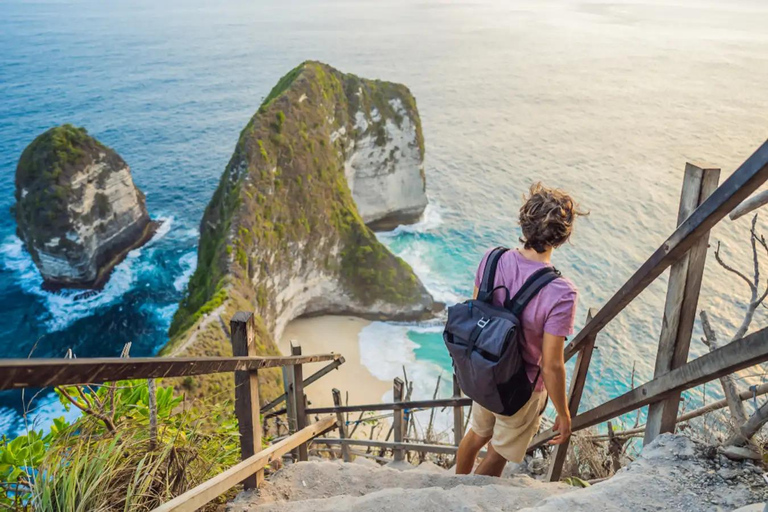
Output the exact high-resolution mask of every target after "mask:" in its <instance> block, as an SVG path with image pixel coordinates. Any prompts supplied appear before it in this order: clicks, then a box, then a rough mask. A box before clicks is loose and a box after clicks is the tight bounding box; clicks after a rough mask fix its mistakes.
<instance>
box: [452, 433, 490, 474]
mask: <svg viewBox="0 0 768 512" xmlns="http://www.w3.org/2000/svg"><path fill="white" fill-rule="evenodd" d="M490 440H491V436H488V437H481V436H479V435H477V434H475V431H474V430H472V429H471V428H470V429H469V431H468V432H467V433H466V434H465V435H464V437H462V438H461V443H459V449H458V451H457V452H456V474H457V475H468V474H470V473H471V472H472V468H473V467H475V459H477V454H478V453H480V450H482V449H483V446H485V445H486V444H488V441H490Z"/></svg>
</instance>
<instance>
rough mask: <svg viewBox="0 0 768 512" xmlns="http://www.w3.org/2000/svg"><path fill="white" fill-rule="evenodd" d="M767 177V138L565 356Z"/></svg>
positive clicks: (616, 295)
mask: <svg viewBox="0 0 768 512" xmlns="http://www.w3.org/2000/svg"><path fill="white" fill-rule="evenodd" d="M766 179H768V141H766V142H764V143H763V144H762V145H761V146H760V147H759V148H758V149H757V151H755V152H754V153H753V154H752V156H750V157H749V158H748V159H747V160H746V161H745V162H744V163H743V164H741V166H740V167H739V168H738V169H736V171H735V172H734V173H733V174H732V175H731V177H730V178H728V179H727V180H725V181H724V182H723V184H722V185H720V187H718V189H717V190H716V191H715V192H714V193H713V194H712V195H711V196H709V198H707V200H706V201H704V203H702V204H701V206H699V207H698V208H696V210H694V212H693V213H692V214H691V216H690V217H688V219H687V220H686V221H685V222H683V223H682V224H680V226H679V227H678V228H677V229H676V230H675V232H674V233H672V235H671V236H670V237H669V238H667V240H666V241H665V242H664V243H663V244H661V246H660V247H659V248H658V249H657V250H656V252H654V253H653V254H652V255H651V257H650V258H648V260H647V261H646V262H645V263H643V265H642V266H641V267H640V268H639V269H638V270H637V272H635V274H634V275H633V276H632V277H631V278H630V279H629V280H628V281H627V282H626V283H624V285H623V286H622V287H621V288H620V289H619V291H617V292H616V293H615V294H614V295H613V297H611V299H610V300H609V301H608V302H607V303H606V304H605V305H604V306H603V307H602V308H600V310H599V311H598V312H597V314H596V315H595V317H594V318H593V319H592V320H591V321H590V322H589V323H588V324H587V325H586V326H584V328H583V329H582V330H581V331H579V334H577V335H576V336H575V337H574V338H573V340H572V341H571V342H570V343H569V344H568V346H567V347H566V348H565V358H566V360H568V359H570V358H571V357H573V356H574V355H576V353H577V352H578V351H579V350H580V349H581V348H582V346H583V345H584V343H586V341H587V340H588V339H589V337H590V336H592V335H595V334H597V333H598V332H600V330H602V328H603V327H605V326H606V325H607V324H608V322H610V321H611V320H613V319H614V318H615V317H616V315H618V314H619V313H620V312H621V311H622V310H623V309H624V308H625V307H626V306H627V304H629V303H630V302H631V301H632V300H633V299H634V298H635V297H637V296H638V295H640V293H641V292H642V291H643V290H645V288H646V287H647V286H648V285H649V284H651V283H652V282H653V281H654V280H655V279H656V278H657V277H659V276H660V275H661V274H662V272H664V271H665V270H666V269H667V268H669V266H670V265H672V263H674V262H675V261H677V260H678V259H680V258H681V257H682V256H683V255H684V254H685V253H686V251H687V250H688V249H690V248H691V246H692V245H693V244H694V243H695V242H696V240H697V239H698V238H699V237H701V236H703V235H704V234H705V233H707V232H708V231H709V230H710V229H711V228H712V227H713V226H714V225H715V224H717V223H718V222H719V221H720V220H721V219H722V218H723V217H725V216H726V215H728V213H730V211H731V210H733V208H735V207H736V206H737V205H738V204H739V203H741V201H743V200H744V199H746V198H747V197H749V196H750V195H751V194H752V192H754V191H755V190H756V189H757V188H758V187H759V186H760V185H762V184H763V183H764V182H765V181H766Z"/></svg>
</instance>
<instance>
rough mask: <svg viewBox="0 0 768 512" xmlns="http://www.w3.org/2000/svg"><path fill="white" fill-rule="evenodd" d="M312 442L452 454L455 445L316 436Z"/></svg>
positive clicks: (455, 447)
mask: <svg viewBox="0 0 768 512" xmlns="http://www.w3.org/2000/svg"><path fill="white" fill-rule="evenodd" d="M312 443H313V444H327V445H342V446H345V445H347V446H349V445H351V446H367V447H369V448H385V449H389V450H395V451H396V450H402V451H403V452H405V451H412V452H429V453H443V454H446V455H452V454H454V453H456V450H457V449H458V447H457V446H448V445H442V444H421V443H393V442H389V441H372V440H370V439H334V438H326V437H318V438H316V439H313V440H312Z"/></svg>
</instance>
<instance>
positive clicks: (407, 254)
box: [397, 241, 463, 304]
mask: <svg viewBox="0 0 768 512" xmlns="http://www.w3.org/2000/svg"><path fill="white" fill-rule="evenodd" d="M429 249H430V246H429V243H428V242H426V241H424V242H422V241H414V243H412V244H411V245H409V246H408V247H406V248H405V249H403V250H402V251H400V252H399V253H398V254H397V255H398V256H400V257H401V258H403V259H404V260H405V261H407V262H408V264H409V265H410V266H411V268H413V271H414V272H415V273H416V275H417V276H418V277H419V279H421V282H422V283H424V286H425V287H426V288H427V291H429V293H431V294H432V296H433V297H434V298H435V299H436V300H438V301H440V302H445V303H446V304H455V303H457V302H460V301H461V300H463V299H462V298H461V297H460V296H459V295H458V294H457V293H456V292H455V291H454V289H453V287H451V285H450V284H449V283H448V282H447V281H446V280H445V278H444V277H443V276H441V275H440V274H439V273H437V272H435V271H434V270H432V265H431V264H430V263H431V255H430V254H429Z"/></svg>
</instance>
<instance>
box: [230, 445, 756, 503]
mask: <svg viewBox="0 0 768 512" xmlns="http://www.w3.org/2000/svg"><path fill="white" fill-rule="evenodd" d="M358 461H361V457H359V456H358V457H357V458H356V459H355V461H354V462H353V463H347V464H343V463H340V462H300V463H298V464H293V465H289V466H286V467H285V468H284V469H281V470H280V471H278V472H277V473H275V474H274V475H272V477H271V478H270V479H269V480H268V481H267V482H266V483H265V484H264V485H263V486H262V487H261V488H260V489H259V492H258V493H256V492H254V491H248V492H244V493H241V494H240V496H238V498H237V499H236V500H234V501H233V502H232V503H230V504H229V505H228V508H227V510H228V511H229V512H273V511H280V512H325V511H328V512H331V511H332V512H341V511H350V512H351V511H354V512H400V511H403V510H418V511H420V512H452V511H455V512H459V511H462V512H463V511H467V510H473V511H474V510H478V511H488V512H491V511H494V512H495V511H509V512H513V511H519V512H563V511H568V512H596V511H601V512H637V511H645V512H668V511H681V512H702V511H706V512H719V511H726V510H734V509H737V508H739V507H745V506H747V507H748V506H749V505H753V507H752V510H756V511H758V510H759V511H761V510H763V507H764V505H763V503H765V501H766V498H768V486H766V485H765V481H764V480H763V477H762V470H761V469H760V468H759V467H758V466H756V465H754V464H752V463H751V462H743V463H742V462H738V463H737V462H733V461H729V460H727V459H726V458H725V457H721V456H720V455H718V453H717V449H716V448H714V447H711V446H705V445H702V444H699V443H696V442H693V441H691V440H690V439H689V438H687V437H685V436H682V435H676V436H675V435H670V434H663V435H661V436H659V437H658V438H656V440H654V442H653V443H651V444H650V445H648V446H647V447H645V448H644V449H643V451H642V453H641V454H640V457H639V458H638V459H637V460H635V461H634V462H632V463H630V464H629V465H628V466H627V467H625V468H623V469H621V470H620V471H619V472H617V473H616V475H614V476H613V477H612V478H609V479H608V480H605V481H603V482H600V483H597V484H595V485H592V486H590V487H587V488H584V489H582V488H578V487H569V486H566V485H565V484H562V483H549V482H542V481H539V480H535V479H533V478H531V477H529V476H527V475H520V474H512V475H509V476H506V477H503V478H493V477H484V476H477V475H454V474H451V473H449V472H448V471H446V470H440V469H439V468H437V467H435V466H434V465H430V466H431V467H428V468H426V471H422V467H423V466H424V465H425V464H428V463H423V464H422V465H421V466H419V467H417V468H414V466H410V465H409V464H403V463H397V464H399V465H397V466H395V464H394V463H389V464H387V466H384V467H379V466H377V465H376V464H375V463H374V464H373V466H371V463H370V461H366V464H365V466H363V465H360V464H357V463H358ZM392 467H397V468H404V467H405V468H410V469H409V470H407V471H403V472H401V471H397V470H395V469H391V468H392ZM756 503H760V505H754V504H756ZM739 510H741V509H739ZM747 510H750V508H747V509H745V512H746V511H747Z"/></svg>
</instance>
